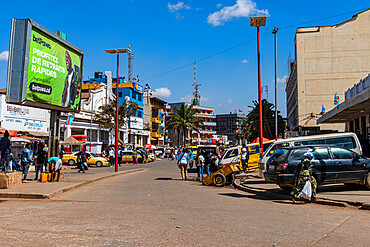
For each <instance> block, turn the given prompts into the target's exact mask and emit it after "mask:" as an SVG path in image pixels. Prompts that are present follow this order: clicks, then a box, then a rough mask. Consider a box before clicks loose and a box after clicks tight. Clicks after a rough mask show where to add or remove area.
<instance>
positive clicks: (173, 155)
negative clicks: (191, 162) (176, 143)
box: [171, 149, 175, 160]
mask: <svg viewBox="0 0 370 247" xmlns="http://www.w3.org/2000/svg"><path fill="white" fill-rule="evenodd" d="M171 159H172V160H174V159H175V149H172V152H171Z"/></svg>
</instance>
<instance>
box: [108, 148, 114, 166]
mask: <svg viewBox="0 0 370 247" xmlns="http://www.w3.org/2000/svg"><path fill="white" fill-rule="evenodd" d="M114 155H115V154H114V150H113V148H110V149H109V163H110V166H111V167H112V166H113V164H114Z"/></svg>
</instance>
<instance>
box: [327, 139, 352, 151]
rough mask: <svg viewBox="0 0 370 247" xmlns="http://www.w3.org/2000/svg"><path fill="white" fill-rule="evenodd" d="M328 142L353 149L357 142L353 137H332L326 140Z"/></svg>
mask: <svg viewBox="0 0 370 247" xmlns="http://www.w3.org/2000/svg"><path fill="white" fill-rule="evenodd" d="M325 142H326V144H334V145H336V146H339V147H343V148H348V149H353V148H356V143H355V140H354V138H353V137H340V138H330V139H326V140H325Z"/></svg>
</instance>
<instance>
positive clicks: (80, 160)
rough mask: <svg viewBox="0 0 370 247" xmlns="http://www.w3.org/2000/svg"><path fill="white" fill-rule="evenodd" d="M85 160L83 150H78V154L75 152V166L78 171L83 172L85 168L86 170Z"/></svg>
mask: <svg viewBox="0 0 370 247" xmlns="http://www.w3.org/2000/svg"><path fill="white" fill-rule="evenodd" d="M85 162H86V155H85V151H80V152H78V154H77V168H78V172H83V173H85V170H87V169H86V166H85Z"/></svg>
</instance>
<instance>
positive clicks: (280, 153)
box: [270, 149, 289, 162]
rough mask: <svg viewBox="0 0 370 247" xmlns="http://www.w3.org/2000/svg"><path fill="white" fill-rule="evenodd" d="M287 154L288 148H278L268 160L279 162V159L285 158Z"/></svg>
mask: <svg viewBox="0 0 370 247" xmlns="http://www.w3.org/2000/svg"><path fill="white" fill-rule="evenodd" d="M288 154H289V149H278V150H276V151H275V152H274V153H273V154H272V155H271V158H270V160H271V161H276V162H281V161H284V160H286V158H287V157H288Z"/></svg>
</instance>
